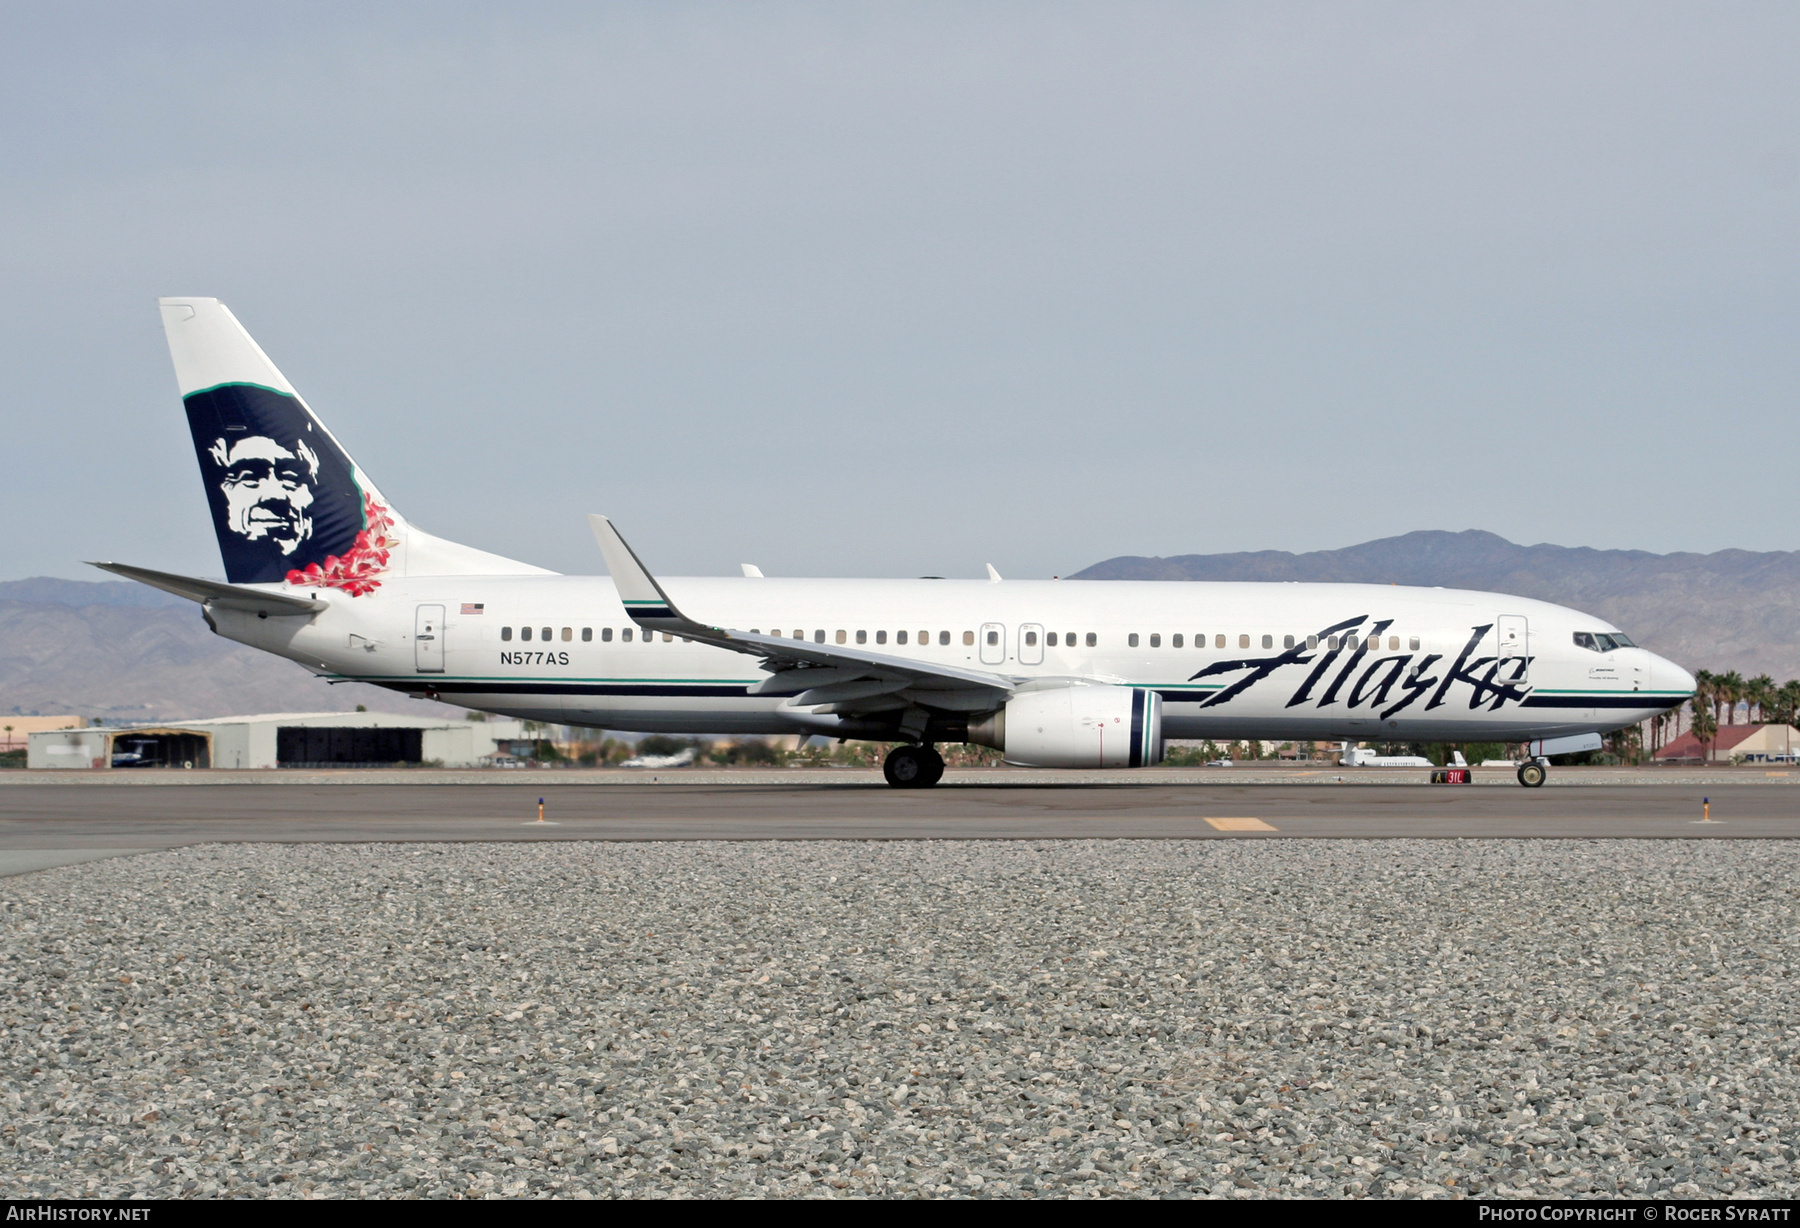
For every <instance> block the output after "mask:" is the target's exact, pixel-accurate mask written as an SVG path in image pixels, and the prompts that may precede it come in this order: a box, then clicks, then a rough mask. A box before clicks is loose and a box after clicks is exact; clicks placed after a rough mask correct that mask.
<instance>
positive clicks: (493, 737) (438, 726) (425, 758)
mask: <svg viewBox="0 0 1800 1228" xmlns="http://www.w3.org/2000/svg"><path fill="white" fill-rule="evenodd" d="M523 740H525V730H524V726H523V725H522V724H521V723H520V722H518V721H509V720H486V721H457V720H443V719H439V720H433V719H430V718H425V719H421V718H419V717H416V716H400V715H396V714H394V713H391V712H287V713H273V714H270V715H266V716H220V717H210V718H208V719H206V720H198V721H165V722H162V723H159V724H155V725H139V726H133V727H130V728H125V729H70V730H57V731H46V732H43V733H34V734H32V735H31V746H30V750H29V752H28V753H27V756H26V763H25V765H26V767H28V768H105V767H118V768H130V767H166V768H188V767H192V768H206V767H218V768H274V767H314V768H323V767H392V766H394V765H397V764H436V765H439V766H442V767H453V768H468V767H480V766H483V764H484V763H485V762H487V761H491V760H492V758H493V756H494V755H495V754H496V753H499V754H505V753H506V752H507V751H508V750H509V749H511V748H512V746H513V744H515V743H517V742H520V741H523Z"/></svg>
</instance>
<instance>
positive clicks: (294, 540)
mask: <svg viewBox="0 0 1800 1228" xmlns="http://www.w3.org/2000/svg"><path fill="white" fill-rule="evenodd" d="M185 403H186V406H187V415H188V429H189V430H190V431H191V432H192V434H193V437H194V451H195V454H196V455H197V456H198V457H199V460H200V471H201V474H202V476H203V477H204V478H205V484H206V496H207V501H208V503H209V504H210V505H211V508H212V514H213V527H214V529H215V531H216V532H217V533H218V537H219V552H220V553H221V554H222V555H223V556H224V559H225V576H226V579H228V580H229V581H231V583H233V584H257V583H273V582H279V581H283V580H285V581H287V582H288V583H290V584H295V585H301V586H309V587H323V588H336V589H341V590H343V591H345V592H348V593H349V594H351V595H352V596H361V595H363V594H365V593H369V592H373V591H374V590H375V589H376V588H378V587H379V586H380V583H381V581H380V579H379V577H380V575H381V574H382V573H383V572H384V571H386V570H387V566H388V558H389V551H390V550H391V549H392V547H393V546H395V545H396V544H397V541H396V539H395V536H394V519H393V517H392V515H391V513H389V511H388V509H387V508H386V507H384V506H383V505H382V504H381V502H380V500H379V499H377V498H376V497H375V495H374V494H373V492H365V491H364V489H363V484H362V483H360V482H358V480H357V474H356V470H355V467H354V466H353V465H352V464H351V462H350V459H349V457H347V456H345V455H344V453H343V451H342V450H341V449H339V448H338V446H337V444H336V443H335V442H334V441H333V440H332V439H331V437H330V436H329V435H327V434H326V433H325V432H324V431H323V430H321V429H319V427H318V425H317V423H316V422H314V420H313V417H312V415H311V414H310V413H308V412H307V410H306V407H305V406H303V405H302V404H301V403H300V401H299V399H298V398H296V397H293V396H290V395H288V394H286V393H282V392H276V391H275V390H273V389H270V388H263V387H259V386H257V385H255V384H225V385H221V386H219V387H217V388H208V389H205V390H203V391H201V392H196V393H194V394H192V395H191V396H189V397H187V398H186V400H185Z"/></svg>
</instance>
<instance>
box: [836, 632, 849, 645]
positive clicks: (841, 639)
mask: <svg viewBox="0 0 1800 1228" xmlns="http://www.w3.org/2000/svg"><path fill="white" fill-rule="evenodd" d="M837 642H838V643H840V644H846V643H848V642H849V633H848V632H846V631H843V630H841V629H840V630H839V631H838V633H837Z"/></svg>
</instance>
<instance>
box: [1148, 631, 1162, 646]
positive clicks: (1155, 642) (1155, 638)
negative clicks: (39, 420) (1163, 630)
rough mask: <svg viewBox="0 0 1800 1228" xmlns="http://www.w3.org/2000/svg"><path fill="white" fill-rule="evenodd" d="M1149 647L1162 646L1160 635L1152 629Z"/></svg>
mask: <svg viewBox="0 0 1800 1228" xmlns="http://www.w3.org/2000/svg"><path fill="white" fill-rule="evenodd" d="M1150 647H1152V648H1161V647H1162V636H1161V635H1158V634H1157V633H1156V632H1154V631H1152V632H1151V633H1150Z"/></svg>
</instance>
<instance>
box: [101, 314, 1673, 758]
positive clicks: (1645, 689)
mask: <svg viewBox="0 0 1800 1228" xmlns="http://www.w3.org/2000/svg"><path fill="white" fill-rule="evenodd" d="M160 305H161V309H162V318H163V327H164V329H165V330H166V332H167V334H168V340H169V349H170V351H171V353H172V355H173V357H174V360H175V377H176V381H177V383H178V385H179V387H180V392H181V398H182V401H183V403H184V405H185V406H186V409H187V418H188V428H189V430H190V431H191V432H192V435H193V441H194V452H195V455H196V456H197V458H198V459H199V462H200V474H201V477H202V479H203V483H204V486H205V490H206V498H207V501H208V504H209V505H210V507H211V509H212V515H213V524H214V527H215V529H216V531H217V533H218V539H219V551H220V553H221V554H222V555H223V556H224V563H225V575H226V579H227V582H226V583H219V582H217V581H212V580H201V579H193V578H190V577H186V576H178V575H172V574H169V573H166V572H159V571H150V570H147V569H145V568H141V567H128V566H124V565H122V564H117V563H100V564H96V566H99V567H103V568H105V569H106V570H107V571H110V572H113V573H114V574H117V575H120V576H125V577H127V578H129V579H132V580H137V581H141V582H142V583H144V584H148V585H151V586H153V587H156V588H159V589H162V590H164V591H166V592H170V593H176V594H179V595H180V596H183V597H187V598H190V599H192V600H194V601H196V602H198V603H200V607H201V612H202V614H203V616H204V617H205V619H206V621H207V623H208V625H210V626H211V627H212V629H213V630H214V631H215V632H217V633H218V634H219V635H222V636H225V637H226V638H228V639H232V640H237V641H238V642H240V643H244V644H249V645H252V646H253V647H256V648H260V649H263V650H264V651H267V652H272V653H275V654H276V655H278V656H282V657H286V658H288V659H289V660H291V661H296V662H298V663H299V664H301V665H303V666H305V667H306V668H307V669H309V670H311V671H313V672H314V673H315V674H317V675H319V676H321V677H323V678H326V679H329V680H331V681H334V682H335V681H351V680H354V681H358V682H368V683H373V684H375V685H377V686H384V687H389V688H392V689H393V690H396V691H402V692H405V693H406V694H409V695H414V696H420V697H425V698H431V699H443V700H447V701H451V702H454V703H458V704H463V705H466V706H468V707H470V708H475V709H479V710H482V711H487V712H495V713H500V714H503V715H507V716H515V717H522V718H526V719H530V720H541V721H550V722H556V723H560V724H574V725H588V726H597V727H603V728H608V729H618V730H634V731H642V732H654V733H736V734H787V733H797V734H824V735H827V736H829V737H835V738H859V739H870V740H875V741H881V742H893V743H896V744H897V745H896V746H895V748H894V749H893V750H892V751H891V752H890V753H889V755H888V757H887V762H886V775H887V779H888V782H889V783H890V784H892V785H894V786H896V787H919V786H929V785H933V784H936V783H937V781H938V779H939V777H941V776H942V775H943V770H944V761H943V758H942V757H941V756H940V755H939V754H938V752H937V751H936V750H935V749H934V746H935V744H936V743H939V742H972V743H976V744H978V745H981V746H990V747H995V748H997V749H999V750H1000V751H1002V752H1003V753H1004V755H1005V757H1006V759H1007V761H1008V762H1009V763H1015V764H1021V765H1027V766H1033V767H1052V768H1131V767H1142V766H1147V765H1150V764H1155V763H1158V762H1160V761H1161V759H1162V755H1163V743H1164V739H1165V738H1210V739H1212V740H1213V741H1215V742H1224V741H1231V740H1236V739H1239V738H1246V739H1247V738H1262V739H1278V740H1290V739H1293V740H1306V739H1317V740H1321V741H1323V740H1339V739H1348V740H1350V741H1381V742H1412V741H1430V742H1449V741H1456V742H1462V741H1499V742H1523V741H1528V740H1530V741H1533V742H1534V746H1533V751H1534V752H1535V753H1534V756H1533V757H1532V758H1530V759H1529V760H1528V761H1527V762H1526V763H1524V764H1523V765H1522V766H1521V767H1520V768H1519V781H1520V783H1521V784H1524V785H1527V786H1537V785H1541V784H1543V782H1544V779H1545V769H1546V763H1545V759H1544V757H1545V756H1547V755H1549V754H1556V753H1561V752H1564V751H1574V750H1582V749H1590V748H1595V747H1598V746H1599V745H1600V734H1601V732H1603V731H1606V730H1611V729H1616V728H1619V727H1621V726H1624V725H1628V724H1632V723H1634V722H1637V721H1642V720H1645V719H1647V718H1649V717H1651V716H1654V715H1655V714H1657V713H1659V712H1662V711H1665V710H1667V709H1669V708H1671V707H1674V706H1676V705H1678V704H1680V703H1681V702H1682V701H1683V700H1685V699H1686V698H1687V697H1688V696H1689V695H1690V694H1691V693H1692V692H1693V689H1694V679H1693V677H1692V676H1691V675H1689V674H1688V672H1687V671H1686V670H1684V669H1682V668H1681V667H1680V666H1678V665H1675V664H1673V663H1671V662H1669V661H1666V660H1664V659H1663V658H1661V657H1658V656H1656V655H1654V654H1652V653H1650V652H1647V651H1645V650H1644V649H1642V648H1640V647H1638V646H1636V645H1635V644H1633V643H1632V642H1631V640H1630V639H1629V638H1627V637H1626V636H1625V634H1624V633H1622V632H1621V631H1620V630H1619V629H1618V628H1616V627H1613V626H1611V625H1609V624H1608V623H1607V622H1606V621H1605V620H1603V619H1599V618H1594V617H1592V616H1590V615H1587V614H1582V613H1580V612H1579V611H1576V610H1571V609H1566V608H1564V607H1562V606H1556V605H1550V604H1548V603H1546V602H1542V601H1531V600H1527V599H1525V598H1521V597H1508V596H1503V595H1501V594H1497V593H1478V592H1465V591H1461V590H1455V589H1442V588H1402V587H1397V586H1391V585H1370V584H1218V583H1182V584H1170V583H1156V582H1151V583H1141V582H1129V581H1093V582H1082V583H1057V582H1036V581H1016V580H1003V579H1001V577H1000V575H999V573H997V572H996V571H994V569H993V568H992V567H991V566H990V567H989V568H988V577H987V578H986V579H985V580H945V579H920V580H786V579H776V578H765V577H763V576H762V574H761V573H760V572H759V571H758V570H757V569H756V568H754V567H751V566H749V565H745V567H744V575H743V576H741V577H730V578H692V577H689V578H675V577H659V576H657V575H655V574H654V573H653V572H652V571H651V570H650V569H649V568H648V567H646V566H645V565H644V563H643V562H642V561H641V560H640V559H639V558H638V556H637V555H636V554H635V553H633V551H632V549H631V547H630V546H628V545H627V544H626V543H625V539H624V537H622V536H621V535H620V533H619V531H618V529H617V528H616V527H615V526H614V525H613V523H612V522H611V521H610V520H608V519H607V518H606V517H604V516H591V517H589V520H590V521H591V523H592V528H593V532H594V536H595V538H596V539H597V541H598V543H599V548H600V553H601V555H602V557H603V558H604V559H605V561H606V567H607V570H608V571H609V572H610V573H611V578H610V579H608V578H604V577H597V576H564V575H558V574H556V573H554V572H550V571H546V570H544V569H543V568H541V567H534V566H532V565H531V564H529V563H523V562H519V561H517V560H515V559H509V558H503V557H501V556H499V555H496V554H489V553H487V552H486V551H483V550H476V549H473V548H471V547H468V546H463V545H459V544H457V543H455V542H451V541H446V540H444V539H443V538H439V537H434V536H432V535H431V534H429V533H427V532H425V531H424V530H422V529H419V528H417V527H415V526H414V525H412V524H411V523H409V522H408V521H407V520H406V518H405V517H404V516H402V515H401V514H400V512H399V511H398V509H396V508H395V507H394V505H393V504H392V503H391V502H390V501H389V500H388V499H387V498H386V496H384V495H383V494H382V493H381V491H380V490H379V489H377V488H376V486H375V484H374V483H373V482H372V481H370V479H369V477H368V475H367V474H366V473H364V472H363V470H362V468H361V467H360V466H359V465H357V463H356V462H355V461H354V460H352V459H351V458H350V456H349V454H348V453H347V452H346V451H345V450H344V449H343V448H342V447H341V446H339V444H338V442H337V440H336V439H335V438H333V437H332V435H331V432H330V431H328V430H326V428H325V424H324V423H323V422H321V421H320V420H319V418H318V417H317V416H316V415H314V413H313V411H312V410H311V408H309V407H308V406H307V404H306V402H305V401H304V400H302V399H301V397H300V395H299V393H297V392H295V391H294V388H293V386H292V385H291V384H289V383H288V381H287V380H286V379H285V378H283V376H282V374H281V372H280V371H279V370H277V369H276V367H275V364H274V363H272V362H271V361H269V358H268V356H267V355H265V354H264V353H263V352H262V350H261V348H259V347H258V346H257V344H256V342H255V341H254V340H252V339H251V337H250V335H249V333H247V332H246V331H245V330H244V328H243V326H242V325H240V324H239V323H238V321H237V319H236V318H235V317H234V316H233V315H232V314H231V312H230V311H228V310H226V308H225V306H224V305H223V304H222V303H220V302H219V301H218V300H216V299H210V298H168V299H163V300H161V303H160Z"/></svg>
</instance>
